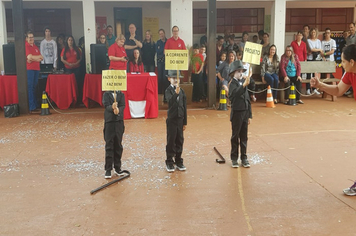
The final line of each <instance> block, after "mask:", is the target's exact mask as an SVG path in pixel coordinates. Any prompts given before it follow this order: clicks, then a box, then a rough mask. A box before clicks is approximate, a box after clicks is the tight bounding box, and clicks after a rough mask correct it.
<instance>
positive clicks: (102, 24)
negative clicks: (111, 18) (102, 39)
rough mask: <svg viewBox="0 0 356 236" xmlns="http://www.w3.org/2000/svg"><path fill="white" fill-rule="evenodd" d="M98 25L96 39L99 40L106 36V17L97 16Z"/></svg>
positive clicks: (96, 23)
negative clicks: (101, 36)
mask: <svg viewBox="0 0 356 236" xmlns="http://www.w3.org/2000/svg"><path fill="white" fill-rule="evenodd" d="M95 25H96V38H97V39H98V38H99V36H100V35H101V34H105V35H106V33H107V32H106V26H107V25H106V16H96V17H95Z"/></svg>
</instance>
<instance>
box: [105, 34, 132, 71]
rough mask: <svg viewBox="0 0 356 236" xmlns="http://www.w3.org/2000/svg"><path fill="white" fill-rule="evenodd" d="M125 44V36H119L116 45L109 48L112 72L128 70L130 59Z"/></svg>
mask: <svg viewBox="0 0 356 236" xmlns="http://www.w3.org/2000/svg"><path fill="white" fill-rule="evenodd" d="M124 44H125V36H124V35H122V34H120V35H119V36H117V38H116V41H115V43H114V44H113V45H111V46H110V47H109V50H108V55H109V60H110V66H109V69H110V70H126V68H127V61H128V57H127V54H126V51H125V47H124Z"/></svg>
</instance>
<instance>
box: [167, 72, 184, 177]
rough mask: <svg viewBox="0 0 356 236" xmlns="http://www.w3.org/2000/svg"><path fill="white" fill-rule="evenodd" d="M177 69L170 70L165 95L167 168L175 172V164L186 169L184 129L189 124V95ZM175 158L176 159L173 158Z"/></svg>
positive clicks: (181, 169) (180, 168) (178, 167)
mask: <svg viewBox="0 0 356 236" xmlns="http://www.w3.org/2000/svg"><path fill="white" fill-rule="evenodd" d="M177 75H178V73H177V71H176V70H169V71H168V75H167V76H168V80H169V81H170V82H171V85H169V86H168V88H167V89H166V92H165V95H166V99H167V103H168V111H167V120H166V124H167V146H166V155H167V159H166V169H167V171H168V172H174V169H175V167H174V164H175V165H176V166H177V169H178V170H180V171H183V170H186V167H185V166H184V165H183V158H182V151H183V142H184V137H183V131H184V130H185V128H186V126H187V97H186V96H185V93H184V91H183V89H181V88H180V87H179V83H178V80H177ZM173 158H174V160H173Z"/></svg>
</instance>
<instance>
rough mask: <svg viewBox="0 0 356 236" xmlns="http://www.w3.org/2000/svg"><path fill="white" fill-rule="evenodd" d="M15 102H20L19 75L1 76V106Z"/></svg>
mask: <svg viewBox="0 0 356 236" xmlns="http://www.w3.org/2000/svg"><path fill="white" fill-rule="evenodd" d="M15 103H19V97H18V93H17V76H16V75H4V76H0V107H1V108H4V106H5V105H9V104H15Z"/></svg>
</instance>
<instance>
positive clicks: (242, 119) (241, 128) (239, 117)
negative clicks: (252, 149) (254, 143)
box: [230, 110, 249, 161]
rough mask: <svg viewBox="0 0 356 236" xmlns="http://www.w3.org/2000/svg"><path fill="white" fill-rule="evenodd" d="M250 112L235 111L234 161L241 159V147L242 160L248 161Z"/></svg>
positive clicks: (232, 156)
mask: <svg viewBox="0 0 356 236" xmlns="http://www.w3.org/2000/svg"><path fill="white" fill-rule="evenodd" d="M248 119H249V112H248V111H247V110H246V111H233V114H232V118H231V128H232V136H231V153H230V157H231V160H232V161H237V160H238V158H239V145H240V151H241V155H240V158H241V160H244V159H245V160H246V159H247V155H246V151H247V129H248Z"/></svg>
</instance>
